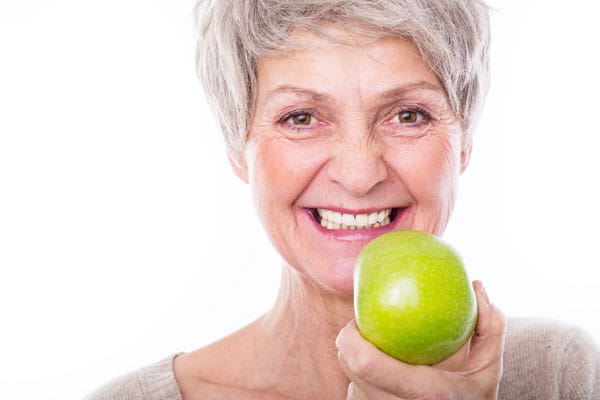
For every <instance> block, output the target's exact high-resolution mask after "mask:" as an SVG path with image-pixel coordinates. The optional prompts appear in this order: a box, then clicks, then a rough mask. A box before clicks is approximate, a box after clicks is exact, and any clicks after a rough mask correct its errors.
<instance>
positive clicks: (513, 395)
mask: <svg viewBox="0 0 600 400" xmlns="http://www.w3.org/2000/svg"><path fill="white" fill-rule="evenodd" d="M174 357H175V355H173V356H171V357H169V358H167V359H165V360H162V361H160V362H158V363H156V364H153V365H150V366H147V367H145V368H142V369H140V370H138V371H136V372H132V373H130V374H128V375H125V376H123V377H121V378H117V379H115V380H114V381H112V382H109V383H107V384H106V385H104V386H103V387H101V388H99V389H98V390H97V391H95V392H94V393H92V394H90V395H89V396H87V397H86V398H85V400H182V399H181V396H180V394H179V388H178V386H177V382H176V381H175V377H174V375H173V368H172V366H173V358H174ZM499 399H501V400H526V399H527V400H529V399H541V400H555V399H556V400H559V399H560V400H584V399H590V400H592V399H593V400H600V348H598V345H597V344H596V343H594V341H593V340H592V339H591V338H590V337H589V336H587V335H586V334H585V333H583V332H582V331H581V330H579V329H577V328H574V327H571V326H566V325H563V324H559V323H557V322H552V321H546V320H531V319H511V320H509V322H508V331H507V337H506V347H505V352H504V374H503V377H502V381H501V383H500V395H499Z"/></svg>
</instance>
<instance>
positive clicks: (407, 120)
mask: <svg viewBox="0 0 600 400" xmlns="http://www.w3.org/2000/svg"><path fill="white" fill-rule="evenodd" d="M418 119H419V114H418V113H417V112H416V111H402V112H400V113H399V114H398V120H399V121H400V123H403V124H412V123H414V122H417V120H418Z"/></svg>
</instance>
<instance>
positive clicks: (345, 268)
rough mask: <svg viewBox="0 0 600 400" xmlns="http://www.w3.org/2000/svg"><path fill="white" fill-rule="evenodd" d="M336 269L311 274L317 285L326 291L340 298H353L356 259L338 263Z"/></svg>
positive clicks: (335, 265)
mask: <svg viewBox="0 0 600 400" xmlns="http://www.w3.org/2000/svg"><path fill="white" fill-rule="evenodd" d="M329 265H334V268H331V267H329V268H327V269H325V270H321V271H315V273H314V274H311V275H312V277H313V279H314V280H315V281H316V283H317V285H318V286H319V287H320V288H321V289H322V290H324V291H326V292H329V293H330V294H333V295H336V296H340V297H352V295H353V294H354V259H352V260H346V262H339V261H338V262H337V263H333V264H329Z"/></svg>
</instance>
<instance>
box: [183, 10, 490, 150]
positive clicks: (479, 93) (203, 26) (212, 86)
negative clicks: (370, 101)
mask: <svg viewBox="0 0 600 400" xmlns="http://www.w3.org/2000/svg"><path fill="white" fill-rule="evenodd" d="M194 10H195V16H196V26H197V33H198V46H197V53H196V57H197V71H198V74H199V76H200V80H201V82H202V84H203V86H204V90H205V92H206V96H207V100H208V103H209V105H210V106H211V108H212V110H213V112H214V114H215V117H216V120H217V123H218V125H219V127H220V129H221V131H222V133H223V135H224V137H225V142H226V144H227V146H228V147H229V149H230V150H232V151H234V152H237V153H239V152H241V151H242V150H243V148H244V145H245V142H246V136H247V133H248V129H249V125H250V122H251V117H252V115H251V114H252V110H253V103H254V96H255V92H256V65H257V60H258V58H259V57H264V56H268V55H272V54H277V53H281V52H285V51H286V50H290V49H291V48H292V47H293V44H292V42H291V33H292V32H293V31H297V30H309V31H311V32H314V33H317V34H320V35H323V36H325V37H327V35H326V33H325V32H324V30H323V26H325V24H337V25H340V26H341V27H342V28H343V29H345V30H351V31H353V32H356V33H359V34H363V35H367V36H368V37H370V38H374V39H376V38H378V37H382V36H389V35H397V36H402V37H405V38H407V39H410V40H411V41H412V42H414V43H415V44H416V46H417V47H418V48H419V50H420V52H421V55H422V56H423V58H424V60H425V61H426V62H427V64H428V65H429V66H430V68H431V69H432V70H433V71H434V73H436V75H437V76H438V78H439V79H440V81H441V82H442V85H443V87H444V90H445V92H446V96H447V98H448V102H449V104H450V107H451V109H452V111H453V112H454V113H455V115H456V116H457V117H458V118H459V120H460V122H461V124H462V127H463V130H464V132H465V133H464V134H465V140H464V143H469V142H470V139H471V136H472V134H473V130H474V128H475V125H476V123H477V120H478V117H479V114H480V112H481V108H482V106H483V103H484V100H485V96H486V94H487V90H488V86H489V54H488V53H489V51H488V49H489V41H490V32H489V31H490V28H489V16H488V7H487V6H486V5H485V3H484V2H483V1H480V0H198V2H197V4H196V7H195V9H194Z"/></svg>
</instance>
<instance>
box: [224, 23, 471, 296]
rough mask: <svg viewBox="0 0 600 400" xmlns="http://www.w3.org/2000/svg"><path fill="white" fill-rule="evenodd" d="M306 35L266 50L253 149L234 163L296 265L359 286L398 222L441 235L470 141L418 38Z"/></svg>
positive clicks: (333, 287)
mask: <svg viewBox="0 0 600 400" xmlns="http://www.w3.org/2000/svg"><path fill="white" fill-rule="evenodd" d="M331 32H332V33H335V34H338V35H345V36H347V37H350V36H349V35H350V34H349V33H345V32H343V31H339V30H336V31H334V30H332V31H331ZM353 37H354V38H357V37H356V36H353ZM296 38H297V39H298V40H300V41H302V42H303V43H304V44H305V45H306V47H307V48H306V49H302V50H296V51H292V52H290V53H287V54H285V55H281V56H275V57H268V58H262V59H260V60H259V62H258V65H257V78H258V80H257V93H256V102H255V109H254V113H253V119H252V122H251V125H250V131H249V137H248V143H247V147H246V149H245V154H244V155H245V158H244V159H243V160H237V161H236V160H235V159H234V160H233V164H234V168H235V169H236V171H237V173H238V175H240V176H241V177H242V179H244V180H246V181H247V182H249V184H250V186H251V189H252V193H253V198H254V201H255V206H256V209H257V212H258V215H259V217H260V219H261V221H262V223H263V224H264V226H265V227H266V230H267V233H268V234H269V237H270V239H271V241H272V242H273V244H274V245H275V247H276V248H277V250H278V251H279V253H280V254H281V255H282V256H283V257H284V259H285V260H286V261H287V263H289V265H290V266H292V267H293V268H295V269H296V270H298V271H300V272H301V274H302V276H304V277H306V278H308V279H309V280H310V281H312V282H315V283H317V284H318V285H319V286H320V287H322V288H325V289H327V290H330V291H333V292H336V293H338V294H350V293H352V273H353V265H354V259H355V258H356V256H357V255H358V253H359V251H360V250H361V248H362V247H363V246H364V245H365V244H366V243H367V242H368V241H370V240H372V239H373V238H375V237H377V236H378V235H381V234H382V233H384V232H388V231H391V230H399V229H414V230H421V231H427V232H430V233H433V234H441V233H442V231H443V230H444V228H445V226H446V224H447V222H448V218H449V216H450V213H451V211H452V208H453V203H454V197H455V191H456V185H457V179H458V176H459V174H460V172H461V170H462V169H463V168H464V167H465V165H466V162H467V158H468V149H467V150H463V146H462V133H463V131H462V128H461V125H460V123H459V121H458V120H457V119H456V117H455V115H454V114H453V113H452V111H451V110H450V107H449V105H448V103H447V100H446V97H445V95H444V91H443V89H442V86H441V84H440V82H439V80H438V78H437V77H436V75H435V74H434V73H433V72H432V71H431V70H430V69H429V67H428V66H427V64H426V63H425V62H424V61H423V59H422V58H421V56H420V55H419V52H418V51H417V49H416V48H415V46H414V45H413V44H412V43H411V42H410V41H407V40H403V39H401V38H393V37H386V38H383V39H380V40H377V41H374V42H373V41H371V42H370V43H368V44H362V45H360V46H359V45H357V46H356V47H349V46H342V45H339V44H334V43H331V42H328V41H326V40H324V39H321V38H319V37H317V36H314V35H312V34H310V33H306V32H298V33H297V34H296ZM358 39H360V37H358ZM236 164H237V165H236Z"/></svg>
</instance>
